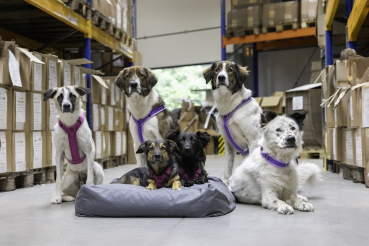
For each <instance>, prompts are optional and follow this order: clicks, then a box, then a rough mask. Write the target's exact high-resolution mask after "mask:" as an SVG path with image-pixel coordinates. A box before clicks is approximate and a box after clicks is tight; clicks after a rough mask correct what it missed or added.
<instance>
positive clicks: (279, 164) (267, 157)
mask: <svg viewBox="0 0 369 246" xmlns="http://www.w3.org/2000/svg"><path fill="white" fill-rule="evenodd" d="M263 150H264V149H263V147H260V154H261V156H262V157H264V159H265V160H266V161H267V162H268V163H269V164H271V165H272V166H275V167H278V168H286V167H288V166H289V165H290V163H289V162H288V163H285V162H283V161H278V160H277V159H275V158H274V157H273V156H270V155H268V154H265V153H264V152H263Z"/></svg>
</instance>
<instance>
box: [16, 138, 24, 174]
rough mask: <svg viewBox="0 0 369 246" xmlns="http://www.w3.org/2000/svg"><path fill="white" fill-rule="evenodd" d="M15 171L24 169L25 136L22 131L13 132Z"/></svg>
mask: <svg viewBox="0 0 369 246" xmlns="http://www.w3.org/2000/svg"><path fill="white" fill-rule="evenodd" d="M14 141H15V143H14V148H15V171H16V172H20V171H25V170H26V136H25V133H24V132H15V133H14Z"/></svg>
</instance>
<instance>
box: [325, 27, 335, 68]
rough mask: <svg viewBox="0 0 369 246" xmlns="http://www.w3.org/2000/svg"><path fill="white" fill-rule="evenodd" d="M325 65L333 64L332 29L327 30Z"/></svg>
mask: <svg viewBox="0 0 369 246" xmlns="http://www.w3.org/2000/svg"><path fill="white" fill-rule="evenodd" d="M325 65H326V66H329V65H333V43H332V30H326V31H325Z"/></svg>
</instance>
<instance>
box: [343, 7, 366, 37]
mask: <svg viewBox="0 0 369 246" xmlns="http://www.w3.org/2000/svg"><path fill="white" fill-rule="evenodd" d="M368 12H369V0H356V1H355V2H354V6H353V8H352V11H351V14H350V17H349V19H348V22H347V31H348V35H347V36H348V41H349V43H350V42H356V39H357V35H358V33H359V31H360V28H361V26H362V25H363V23H364V21H365V18H366V16H367V15H368Z"/></svg>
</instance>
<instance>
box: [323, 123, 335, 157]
mask: <svg viewBox="0 0 369 246" xmlns="http://www.w3.org/2000/svg"><path fill="white" fill-rule="evenodd" d="M335 130H336V128H327V136H326V143H325V144H326V150H327V159H328V160H334V153H335V150H334V148H335V146H336V145H335V144H334V142H333V134H336V133H334V131H335ZM334 139H335V138H334Z"/></svg>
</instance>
